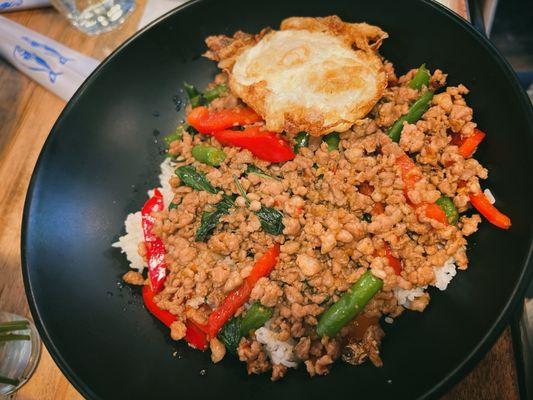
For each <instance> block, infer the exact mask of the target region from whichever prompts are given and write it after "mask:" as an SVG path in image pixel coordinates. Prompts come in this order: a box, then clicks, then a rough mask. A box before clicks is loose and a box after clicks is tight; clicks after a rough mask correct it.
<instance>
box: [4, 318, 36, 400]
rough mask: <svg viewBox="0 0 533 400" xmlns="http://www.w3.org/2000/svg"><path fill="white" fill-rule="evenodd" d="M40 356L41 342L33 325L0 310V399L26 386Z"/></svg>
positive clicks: (24, 319)
mask: <svg viewBox="0 0 533 400" xmlns="http://www.w3.org/2000/svg"><path fill="white" fill-rule="evenodd" d="M40 354H41V339H39V334H38V333H37V330H36V329H35V326H34V325H33V323H32V322H31V321H29V320H27V319H26V318H22V317H19V316H18V315H15V314H10V313H7V312H2V311H0V397H1V396H2V395H8V394H10V393H13V392H15V391H16V390H17V389H18V388H20V387H21V386H22V385H24V383H26V381H27V380H28V379H29V378H30V376H31V374H32V373H33V371H34V370H35V367H36V366H37V362H38V361H39V356H40Z"/></svg>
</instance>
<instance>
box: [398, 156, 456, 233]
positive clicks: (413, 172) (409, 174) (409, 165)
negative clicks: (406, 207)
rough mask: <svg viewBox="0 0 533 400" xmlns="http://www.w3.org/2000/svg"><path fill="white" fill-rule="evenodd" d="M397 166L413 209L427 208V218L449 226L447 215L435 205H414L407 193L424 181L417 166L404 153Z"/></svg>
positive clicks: (408, 201) (399, 157) (406, 196)
mask: <svg viewBox="0 0 533 400" xmlns="http://www.w3.org/2000/svg"><path fill="white" fill-rule="evenodd" d="M396 165H398V166H399V167H400V171H401V174H402V180H403V183H404V193H405V198H406V199H407V203H408V204H410V205H411V206H412V207H415V208H418V207H423V206H425V207H426V210H425V213H426V217H428V218H432V219H434V220H437V221H439V222H441V223H443V224H448V220H447V219H446V213H445V212H444V211H443V210H442V209H441V208H440V207H439V206H438V205H437V204H435V203H419V204H413V203H412V202H411V200H410V199H409V196H408V195H407V192H408V191H409V190H411V189H414V187H415V185H416V183H417V182H418V181H419V180H420V179H422V174H421V173H420V170H419V169H418V167H417V166H416V164H415V162H414V161H413V160H412V159H411V157H409V156H408V155H407V154H405V153H403V154H402V155H400V156H398V157H396Z"/></svg>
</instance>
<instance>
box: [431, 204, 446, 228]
mask: <svg viewBox="0 0 533 400" xmlns="http://www.w3.org/2000/svg"><path fill="white" fill-rule="evenodd" d="M426 217H428V218H431V219H434V220H436V221H438V222H440V223H441V224H445V225H448V218H446V213H445V212H444V210H443V209H442V208H440V207H439V206H438V205H437V204H435V203H426Z"/></svg>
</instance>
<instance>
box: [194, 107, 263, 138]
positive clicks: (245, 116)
mask: <svg viewBox="0 0 533 400" xmlns="http://www.w3.org/2000/svg"><path fill="white" fill-rule="evenodd" d="M259 121H261V116H259V115H258V114H257V113H256V112H255V111H254V110H252V109H251V108H249V107H236V108H228V109H223V110H220V111H210V110H209V109H208V108H207V107H204V106H200V107H196V108H193V109H192V110H191V112H190V113H189V114H188V115H187V122H188V123H189V124H190V125H191V126H192V127H193V128H194V129H196V130H197V131H198V132H200V133H213V132H217V131H221V130H223V129H228V128H231V127H232V126H239V125H248V124H253V123H254V122H259Z"/></svg>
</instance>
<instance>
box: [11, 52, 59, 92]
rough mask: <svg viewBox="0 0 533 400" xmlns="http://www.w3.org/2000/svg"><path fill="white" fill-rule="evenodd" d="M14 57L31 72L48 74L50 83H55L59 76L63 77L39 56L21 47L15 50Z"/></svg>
mask: <svg viewBox="0 0 533 400" xmlns="http://www.w3.org/2000/svg"><path fill="white" fill-rule="evenodd" d="M13 57H15V59H16V60H18V61H19V62H20V63H21V64H22V65H24V66H25V67H26V68H28V69H29V70H30V71H36V72H40V71H43V72H45V73H48V79H50V82H52V83H55V81H56V79H57V77H58V76H59V75H63V73H62V72H55V71H53V70H52V67H50V65H48V63H47V62H46V61H45V60H44V59H43V58H41V57H39V56H38V55H37V54H35V53H33V52H31V51H28V50H25V49H23V48H22V47H21V46H19V45H16V46H15V48H14V49H13Z"/></svg>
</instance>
